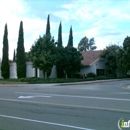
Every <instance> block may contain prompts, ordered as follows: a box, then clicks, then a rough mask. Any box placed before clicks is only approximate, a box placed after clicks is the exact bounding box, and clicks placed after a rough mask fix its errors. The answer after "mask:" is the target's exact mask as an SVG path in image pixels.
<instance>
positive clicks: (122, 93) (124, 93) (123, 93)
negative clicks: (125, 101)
mask: <svg viewBox="0 0 130 130" xmlns="http://www.w3.org/2000/svg"><path fill="white" fill-rule="evenodd" d="M112 94H121V95H127V94H128V95H129V94H130V93H128V92H115V93H112Z"/></svg>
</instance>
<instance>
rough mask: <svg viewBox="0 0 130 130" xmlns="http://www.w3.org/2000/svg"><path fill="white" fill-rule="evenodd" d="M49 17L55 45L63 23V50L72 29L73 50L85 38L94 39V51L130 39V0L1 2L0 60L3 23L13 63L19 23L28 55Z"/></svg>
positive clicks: (4, 0) (1, 0)
mask: <svg viewBox="0 0 130 130" xmlns="http://www.w3.org/2000/svg"><path fill="white" fill-rule="evenodd" d="M48 14H50V27H51V35H52V36H54V38H55V41H57V39H58V28H59V23H60V22H62V40H63V45H64V46H66V45H67V43H68V38H69V30H70V27H71V26H72V29H73V44H74V47H76V48H77V46H78V43H79V42H80V40H81V39H82V38H83V37H84V36H86V37H87V38H88V39H90V38H94V39H95V45H96V46H97V50H102V49H104V48H105V47H106V46H108V45H110V44H117V45H120V46H122V43H123V41H124V39H125V38H126V37H127V36H130V0H0V48H1V50H0V57H2V47H3V35H4V28H5V24H6V23H7V26H8V42H9V58H10V59H13V51H14V49H16V48H17V41H18V32H19V26H20V21H23V30H24V47H25V51H26V52H28V51H29V50H30V48H31V46H32V45H33V44H34V43H35V41H36V39H38V38H39V36H40V35H41V36H43V35H44V34H45V31H46V23H47V16H48Z"/></svg>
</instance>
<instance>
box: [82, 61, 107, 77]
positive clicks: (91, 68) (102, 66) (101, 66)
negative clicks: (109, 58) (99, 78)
mask: <svg viewBox="0 0 130 130" xmlns="http://www.w3.org/2000/svg"><path fill="white" fill-rule="evenodd" d="M105 63H106V61H105V60H100V59H99V60H97V61H95V62H93V63H92V64H91V65H90V66H88V67H84V68H82V69H81V70H80V74H81V75H84V74H87V73H91V72H92V73H94V74H97V71H96V70H97V69H105Z"/></svg>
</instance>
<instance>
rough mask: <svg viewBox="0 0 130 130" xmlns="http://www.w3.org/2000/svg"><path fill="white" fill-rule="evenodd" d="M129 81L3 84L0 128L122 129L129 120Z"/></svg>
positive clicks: (58, 129)
mask: <svg viewBox="0 0 130 130" xmlns="http://www.w3.org/2000/svg"><path fill="white" fill-rule="evenodd" d="M128 85H130V80H123V81H112V82H104V83H94V84H81V85H79V84H78V85H64V86H61V85H57V84H51V85H48V84H39V85H36V84H35V85H28V84H27V85H15V86H12V85H0V130H119V129H118V126H117V124H118V121H119V119H121V118H123V119H124V120H125V122H127V121H128V120H130V88H127V86H128ZM124 129H126V128H123V130H124ZM129 129H130V128H129Z"/></svg>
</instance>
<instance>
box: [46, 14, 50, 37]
mask: <svg viewBox="0 0 130 130" xmlns="http://www.w3.org/2000/svg"><path fill="white" fill-rule="evenodd" d="M46 35H49V36H50V37H51V33H50V15H48V17H47V25H46Z"/></svg>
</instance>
